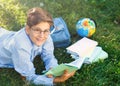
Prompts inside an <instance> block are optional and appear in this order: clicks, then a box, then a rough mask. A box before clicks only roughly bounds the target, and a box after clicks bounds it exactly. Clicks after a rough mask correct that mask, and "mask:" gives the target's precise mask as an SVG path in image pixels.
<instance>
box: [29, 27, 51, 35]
mask: <svg viewBox="0 0 120 86" xmlns="http://www.w3.org/2000/svg"><path fill="white" fill-rule="evenodd" d="M31 30H32V31H34V32H35V33H36V34H41V33H42V32H43V34H45V35H48V34H50V30H44V31H42V30H40V29H39V28H37V29H34V28H33V27H31Z"/></svg>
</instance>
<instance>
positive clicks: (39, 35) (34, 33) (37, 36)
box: [26, 22, 50, 46]
mask: <svg viewBox="0 0 120 86" xmlns="http://www.w3.org/2000/svg"><path fill="white" fill-rule="evenodd" d="M49 30H50V24H49V23H48V22H41V23H39V24H37V25H35V26H32V27H31V28H26V32H27V34H28V35H29V37H30V39H31V40H32V42H33V43H34V44H35V45H37V46H40V45H42V44H43V43H44V42H45V41H46V39H47V38H48V35H49V34H50V31H49Z"/></svg>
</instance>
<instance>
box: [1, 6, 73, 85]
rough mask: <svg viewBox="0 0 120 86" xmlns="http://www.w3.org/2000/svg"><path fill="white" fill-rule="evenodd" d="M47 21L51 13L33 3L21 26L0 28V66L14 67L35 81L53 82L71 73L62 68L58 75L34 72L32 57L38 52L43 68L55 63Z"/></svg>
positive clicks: (48, 83) (47, 68)
mask: <svg viewBox="0 0 120 86" xmlns="http://www.w3.org/2000/svg"><path fill="white" fill-rule="evenodd" d="M51 25H53V21H52V17H51V15H50V14H49V13H48V12H47V11H45V10H43V9H42V8H37V7H36V8H32V9H30V10H29V11H28V13H27V22H26V26H25V28H22V29H21V30H19V31H17V32H14V31H8V30H5V29H3V28H0V68H5V67H6V68H14V69H15V70H16V71H17V72H18V73H20V74H21V76H24V77H25V78H26V80H28V81H30V82H32V83H34V84H37V85H39V84H43V85H53V84H54V83H57V82H64V81H66V80H67V79H68V78H70V77H71V76H73V75H74V73H75V72H72V73H68V72H67V71H66V70H65V72H64V74H63V75H62V76H60V77H53V76H51V75H49V76H45V75H36V74H35V68H34V64H33V60H34V58H35V56H36V55H40V57H41V59H42V60H43V62H44V64H45V68H46V70H49V69H51V68H53V67H55V66H57V65H58V63H57V60H56V58H55V57H54V55H53V51H54V46H53V42H52V39H51V37H50V27H51Z"/></svg>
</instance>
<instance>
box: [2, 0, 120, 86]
mask: <svg viewBox="0 0 120 86" xmlns="http://www.w3.org/2000/svg"><path fill="white" fill-rule="evenodd" d="M119 2H120V0H110V1H109V0H0V26H2V27H4V28H6V29H9V30H19V29H20V28H21V27H23V26H24V25H25V21H26V11H27V10H28V9H29V8H32V7H40V6H42V7H43V8H44V9H47V10H48V11H49V12H50V13H51V14H52V16H53V17H59V16H62V17H63V18H64V20H65V21H66V23H67V25H68V28H69V31H70V34H71V40H72V43H73V42H75V41H77V40H78V39H79V38H80V37H79V36H78V35H77V34H76V30H75V24H76V22H77V21H78V20H79V19H80V18H83V17H88V18H92V19H94V20H95V21H96V23H97V28H96V32H95V34H94V35H93V36H92V37H91V39H94V40H96V41H98V43H99V46H101V47H102V48H103V50H105V51H106V52H107V53H108V55H109V57H108V58H107V59H105V60H104V61H100V62H96V63H93V64H89V65H87V64H84V65H83V66H82V68H81V69H80V70H78V71H77V72H76V74H75V75H74V76H73V77H72V78H70V79H69V80H67V81H66V82H65V83H62V84H58V85H57V86H120V11H119V10H120V8H119V6H120V3H119ZM116 3H117V4H116ZM55 56H56V58H57V59H58V61H59V63H64V62H71V61H72V60H73V59H71V57H70V55H69V54H67V53H66V49H65V48H57V49H55ZM37 59H38V58H37ZM37 61H38V60H35V62H34V63H35V67H36V68H37V70H36V73H39V74H40V72H41V71H42V69H44V67H43V64H42V63H41V62H37ZM38 63H39V64H38ZM40 66H41V69H40V68H39V67H40ZM0 86H34V85H33V84H28V83H27V82H25V81H23V80H22V79H21V78H20V75H19V74H18V73H17V72H16V71H15V70H14V69H7V68H2V69H0Z"/></svg>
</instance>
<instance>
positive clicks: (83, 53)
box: [66, 37, 98, 57]
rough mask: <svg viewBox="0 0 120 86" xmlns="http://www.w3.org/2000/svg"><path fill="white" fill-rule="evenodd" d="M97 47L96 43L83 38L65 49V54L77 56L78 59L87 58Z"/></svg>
mask: <svg viewBox="0 0 120 86" xmlns="http://www.w3.org/2000/svg"><path fill="white" fill-rule="evenodd" d="M97 45H98V42H97V41H94V40H91V39H89V38H86V37H84V38H82V39H81V40H79V41H77V42H75V43H74V44H72V45H71V46H69V47H67V48H66V49H67V52H68V53H70V54H72V55H75V56H77V55H78V56H79V57H89V56H90V55H91V54H92V52H93V50H94V49H95V47H96V46H97Z"/></svg>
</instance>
